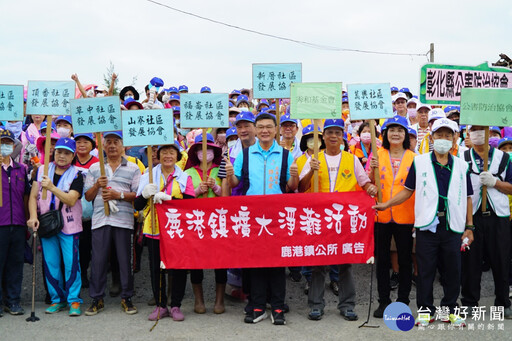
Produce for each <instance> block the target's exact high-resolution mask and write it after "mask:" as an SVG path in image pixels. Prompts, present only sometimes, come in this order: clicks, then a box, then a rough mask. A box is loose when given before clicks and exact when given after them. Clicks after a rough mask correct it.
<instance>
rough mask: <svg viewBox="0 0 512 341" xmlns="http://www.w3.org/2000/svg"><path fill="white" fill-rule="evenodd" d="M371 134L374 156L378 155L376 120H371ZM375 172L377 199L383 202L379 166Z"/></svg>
mask: <svg viewBox="0 0 512 341" xmlns="http://www.w3.org/2000/svg"><path fill="white" fill-rule="evenodd" d="M370 134H371V136H372V154H373V156H375V157H377V136H376V135H375V120H370ZM363 148H364V146H363ZM366 162H370V160H367V161H366ZM373 172H374V173H373V176H374V178H375V185H376V186H377V200H378V202H382V190H381V185H380V172H379V167H377V168H375V169H374V170H373Z"/></svg>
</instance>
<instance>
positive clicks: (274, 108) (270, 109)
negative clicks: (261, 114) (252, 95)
mask: <svg viewBox="0 0 512 341" xmlns="http://www.w3.org/2000/svg"><path fill="white" fill-rule="evenodd" d="M266 111H268V112H272V111H273V112H274V113H275V112H276V105H275V104H272V105H271V106H269V107H268V108H267V110H266Z"/></svg>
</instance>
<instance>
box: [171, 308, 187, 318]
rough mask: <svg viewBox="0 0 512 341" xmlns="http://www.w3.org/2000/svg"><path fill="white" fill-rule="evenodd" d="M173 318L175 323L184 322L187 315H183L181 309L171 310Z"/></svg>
mask: <svg viewBox="0 0 512 341" xmlns="http://www.w3.org/2000/svg"><path fill="white" fill-rule="evenodd" d="M171 317H172V319H173V320H174V321H183V320H184V319H185V315H183V313H182V312H181V310H180V308H179V307H172V308H171Z"/></svg>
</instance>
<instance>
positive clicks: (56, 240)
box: [41, 232, 83, 303]
mask: <svg viewBox="0 0 512 341" xmlns="http://www.w3.org/2000/svg"><path fill="white" fill-rule="evenodd" d="M78 240H79V234H73V235H66V234H64V233H62V232H60V233H59V234H58V235H56V236H53V237H50V238H41V244H42V246H43V253H44V263H43V266H44V270H45V277H46V283H47V284H48V292H49V294H50V296H51V298H52V303H64V302H68V303H73V302H79V303H82V302H83V301H82V299H81V298H80V288H81V287H82V277H81V276H80V262H79V256H78V254H79V250H78ZM61 258H62V261H63V262H64V273H65V276H66V278H65V281H64V279H63V278H62V269H61V268H60V265H61Z"/></svg>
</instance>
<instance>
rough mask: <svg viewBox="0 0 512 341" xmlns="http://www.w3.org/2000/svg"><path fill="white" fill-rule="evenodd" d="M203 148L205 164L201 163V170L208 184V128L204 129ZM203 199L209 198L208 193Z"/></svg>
mask: <svg viewBox="0 0 512 341" xmlns="http://www.w3.org/2000/svg"><path fill="white" fill-rule="evenodd" d="M201 146H202V147H203V162H201V168H202V170H203V181H204V182H206V180H208V162H207V161H206V150H207V149H208V145H207V141H206V128H203V141H202V142H201ZM203 198H208V191H206V193H204V194H203Z"/></svg>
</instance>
